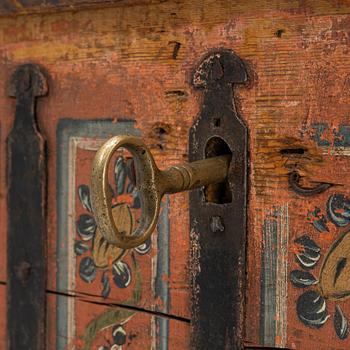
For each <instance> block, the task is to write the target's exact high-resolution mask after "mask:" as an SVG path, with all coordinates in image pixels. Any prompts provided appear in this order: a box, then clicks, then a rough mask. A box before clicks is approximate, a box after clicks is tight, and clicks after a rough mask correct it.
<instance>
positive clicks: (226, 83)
mask: <svg viewBox="0 0 350 350" xmlns="http://www.w3.org/2000/svg"><path fill="white" fill-rule="evenodd" d="M246 81H247V71H246V68H245V66H244V64H243V62H242V60H241V59H240V58H239V57H238V56H237V55H235V54H234V53H233V52H232V51H230V50H227V49H219V50H217V51H213V52H211V53H209V54H208V55H207V56H206V57H205V58H204V59H203V60H202V62H201V63H200V65H199V66H198V68H197V69H196V71H195V72H194V76H193V85H194V86H195V87H196V88H199V89H202V90H203V92H204V100H203V106H202V109H201V112H200V115H199V117H198V119H197V120H196V121H195V122H194V124H193V126H192V128H191V131H190V136H189V145H190V150H189V152H190V161H191V162H192V161H195V160H199V159H203V158H205V157H206V150H207V149H208V144H209V143H210V139H211V138H212V137H216V138H219V139H221V140H223V141H224V143H226V145H227V146H228V149H229V150H230V151H231V153H232V161H231V165H230V170H229V176H228V181H227V182H228V183H227V186H228V188H229V191H230V199H229V200H226V202H224V203H217V202H210V201H208V200H207V199H206V196H205V194H204V189H198V190H194V191H192V192H191V193H190V225H191V280H192V281H191V282H192V283H191V287H192V317H193V321H192V339H191V346H192V348H193V349H196V350H207V349H210V350H223V349H230V350H232V349H242V348H243V326H244V319H243V301H244V280H245V245H246V203H247V183H246V182H247V141H248V136H247V128H246V126H245V125H244V123H243V122H242V120H241V119H240V118H239V116H238V114H237V111H236V108H235V104H234V103H233V85H234V84H241V83H244V82H246ZM207 155H208V154H207Z"/></svg>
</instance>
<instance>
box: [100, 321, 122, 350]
mask: <svg viewBox="0 0 350 350" xmlns="http://www.w3.org/2000/svg"><path fill="white" fill-rule="evenodd" d="M112 339H113V341H112V342H108V345H102V346H100V347H99V348H98V350H122V349H123V345H124V344H125V343H126V331H125V329H124V328H123V326H122V325H116V326H114V327H113V329H112Z"/></svg>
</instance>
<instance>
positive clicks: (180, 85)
mask: <svg viewBox="0 0 350 350" xmlns="http://www.w3.org/2000/svg"><path fill="white" fill-rule="evenodd" d="M124 5H125V6H124ZM124 5H121V4H116V5H115V7H110V8H108V9H94V10H91V11H90V10H84V11H79V12H75V11H71V12H70V11H67V12H61V13H51V14H33V15H28V16H17V17H11V18H2V19H1V20H0V43H1V48H0V77H1V81H3V82H4V81H7V80H8V77H9V72H10V71H11V69H12V68H13V67H14V66H15V65H17V64H18V63H22V62H27V61H37V62H39V63H42V64H43V65H45V67H47V69H48V70H49V72H50V74H51V76H52V91H51V94H50V99H49V100H48V101H42V102H39V105H38V108H39V111H40V121H39V122H40V125H42V129H43V133H44V134H45V135H46V137H47V139H48V147H49V155H48V156H49V157H48V161H49V188H50V190H49V200H48V215H49V216H48V217H49V221H48V230H49V235H50V240H49V242H48V246H49V247H48V248H49V251H50V252H51V253H50V255H49V261H48V263H49V271H50V273H51V275H50V280H49V282H48V288H50V289H51V290H55V289H56V278H55V277H53V276H54V275H55V272H56V269H57V266H56V253H55V252H56V251H57V247H56V241H57V240H56V230H57V226H56V223H57V217H56V215H57V214H56V213H57V207H56V198H57V189H56V164H57V162H56V161H57V154H58V153H59V152H60V150H59V149H56V141H57V140H56V128H57V125H58V121H59V120H60V119H61V118H74V119H78V120H87V119H105V118H112V119H114V120H115V121H117V120H118V119H134V120H135V127H137V128H138V129H140V131H141V133H142V136H143V137H144V138H145V142H146V143H147V144H148V145H150V146H151V150H152V152H153V153H154V154H155V157H156V161H157V162H158V163H159V164H160V165H161V166H164V167H166V166H168V165H171V164H174V163H177V162H181V161H183V160H187V157H188V144H187V141H186V140H187V136H188V131H189V128H190V126H191V124H192V122H193V120H194V118H195V117H196V116H197V115H198V112H199V109H200V106H201V102H202V101H201V97H200V95H199V94H198V93H197V92H195V91H194V90H192V88H191V87H190V77H191V72H192V69H193V67H195V65H196V63H197V62H198V60H199V58H200V57H202V56H203V54H205V53H206V52H207V51H208V50H209V49H211V48H215V47H226V48H230V49H233V50H234V51H235V52H236V53H237V54H238V55H239V56H240V57H241V58H243V59H244V60H246V61H247V62H248V65H249V67H250V71H251V72H250V75H251V83H250V86H248V87H242V88H239V89H237V91H236V94H237V96H238V99H239V103H238V106H237V108H238V109H239V111H240V115H241V116H242V118H243V119H244V121H245V122H246V124H247V126H248V129H249V150H250V152H249V154H250V175H249V189H250V197H249V212H248V227H249V229H248V233H247V237H248V247H247V249H248V251H247V252H248V266H247V268H248V272H247V291H246V323H245V333H246V335H245V342H246V343H247V344H249V345H254V344H255V345H258V344H260V345H262V344H265V345H266V346H268V345H270V344H273V345H274V346H285V347H289V348H296V349H305V348H307V349H311V350H313V349H321V350H329V343H330V342H331V343H332V346H333V347H334V348H335V349H339V350H340V349H341V350H342V349H346V348H347V344H346V341H345V342H344V341H342V340H340V339H338V338H337V336H336V335H335V333H334V329H333V321H332V319H330V320H328V321H327V323H326V324H325V325H324V326H323V328H321V329H312V328H307V327H306V326H305V325H304V324H303V323H301V321H300V320H299V319H298V317H297V314H296V306H295V304H296V300H297V298H298V297H299V295H301V294H302V293H303V291H302V290H300V289H296V288H295V287H293V286H292V285H291V284H290V283H289V282H288V279H289V272H290V271H291V270H292V269H296V268H299V265H298V263H296V262H295V256H294V246H293V241H294V239H295V238H297V237H299V236H300V235H301V234H303V233H308V234H309V235H310V236H311V237H312V238H313V239H314V240H315V241H317V242H318V244H319V245H320V246H321V248H322V254H323V255H325V254H326V252H327V250H328V248H329V246H330V245H331V243H332V242H333V240H334V238H335V237H336V236H337V232H338V229H337V227H335V226H334V225H333V226H332V225H331V224H329V225H328V226H329V232H324V233H319V232H318V231H317V230H315V228H314V226H313V224H312V220H311V219H310V220H309V219H308V216H310V215H309V212H313V211H314V209H315V207H319V208H320V209H321V210H322V213H323V214H325V215H326V212H325V208H326V203H327V200H328V198H329V196H330V194H332V193H335V192H341V193H348V190H347V187H348V185H349V177H348V176H347V169H348V168H349V165H350V164H349V156H348V154H349V149H348V147H349V145H348V143H347V139H348V131H347V130H348V129H347V128H346V126H348V125H349V112H350V103H349V102H350V95H349V94H350V92H349V73H350V59H349V51H348V50H349V48H348V47H349V33H348V28H349V23H350V6H349V4H348V2H347V1H316V0H314V1H311V0H309V1H302V2H300V1H283V0H275V1H259V2H256V1H243V0H242V1H235V2H227V1H209V0H206V1H202V2H197V1H191V2H175V1H168V2H162V3H149V4H142V3H140V4H133V3H132V2H129V3H125V4H124ZM13 109H14V105H13V103H11V102H9V101H8V98H7V96H6V94H5V93H4V91H3V89H2V90H0V112H1V115H2V116H3V117H2V119H1V124H2V125H1V139H2V140H4V139H5V138H6V137H7V135H8V133H9V130H10V127H11V120H12V119H11V116H12V111H13ZM48 116H50V118H48ZM49 120H50V122H49ZM339 145H340V146H339ZM285 149H303V150H304V151H303V152H302V153H295V154H293V153H288V152H287V153H286V152H284V153H283V150H285ZM0 152H1V153H0V158H1V159H5V148H4V145H3V144H1V148H0ZM293 169H297V170H298V171H299V172H300V173H301V175H302V176H303V178H302V180H303V181H304V183H305V185H312V181H315V182H318V181H323V182H329V183H333V184H338V186H334V187H332V190H331V191H330V192H325V193H323V194H321V195H319V196H317V197H313V198H307V199H305V198H302V197H299V196H298V195H297V194H295V193H294V192H291V191H290V190H289V188H288V181H287V178H288V173H289V172H290V171H291V170H293ZM4 174H5V167H1V168H0V179H1V187H0V194H1V196H0V208H2V212H1V213H0V215H1V218H3V221H6V214H5V213H4V210H5V208H6V206H5V202H4V197H5V195H6V188H5V183H4V178H5V176H4ZM311 216H312V215H311ZM188 227H189V226H188V194H186V193H184V194H179V195H176V196H173V197H172V198H171V199H170V232H171V234H170V275H169V276H164V279H166V280H167V281H169V291H170V292H169V293H170V296H169V297H170V300H171V305H170V309H169V312H171V313H172V314H173V315H177V316H181V317H186V318H189V317H190V312H189V305H188V303H189V290H188V288H189V287H188V281H189V277H188V260H187V259H188V252H189V232H188ZM269 232H271V235H272V236H275V237H276V240H277V239H278V240H277V241H275V242H271V241H269V240H267V238H269V236H268V235H269ZM0 233H1V234H0V237H4V236H5V235H6V226H3V225H1V227H0ZM266 247H271V250H266ZM276 247H277V248H276ZM274 251H275V252H276V254H277V255H276V260H274V254H275V253H274ZM270 253H273V254H272V255H268V254H270ZM323 255H322V256H323ZM4 256H5V254H3V253H1V254H0V262H1V264H0V276H3V280H5V279H6V267H5V266H6V264H5V258H4ZM262 261H265V265H264V266H265V267H266V266H271V269H272V270H271V271H270V272H271V273H270V274H266V273H265V272H264V271H265V270H264V269H263V268H262V265H263V264H262ZM276 261H277V262H278V263H276ZM266 264H267V265H266ZM320 264H321V262H319V263H318V265H317V267H316V269H315V270H314V271H313V273H314V274H315V275H316V276H317V274H318V269H319V265H320ZM273 271H275V272H276V273H278V276H282V277H283V278H280V279H278V280H276V279H275V280H273V281H272V286H271V292H272V295H274V296H275V297H274V299H273V300H272V302H273V303H274V304H275V305H276V312H277V311H278V312H277V313H276V314H275V315H274V314H272V313H271V312H269V313H265V310H266V309H267V307H265V306H264V305H262V304H261V295H263V292H262V290H263V291H264V290H266V288H268V287H269V286H270V285H267V287H266V284H264V283H266V282H268V278H269V277H271V276H273V274H274V272H273ZM262 282H264V283H262ZM264 286H265V287H264ZM286 295H287V296H288V298H287V301H286V299H285V297H286ZM348 304H349V302H348V301H346V300H345V301H344V302H343V303H342V304H341V306H342V308H343V309H344V312H345V314H346V315H350V309H349V305H348ZM334 307H335V302H334V301H333V302H331V303H329V304H328V309H329V312H330V313H331V315H332V317H333V315H334ZM348 317H350V316H348ZM54 322H55V321H54V318H53V323H54ZM262 323H263V324H265V325H266V326H267V327H269V328H268V329H266V328H265V330H266V331H262V328H261V327H260V325H261V324H262ZM54 330H55V327H52V331H54ZM270 342H271V343H270Z"/></svg>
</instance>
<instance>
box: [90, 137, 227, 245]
mask: <svg viewBox="0 0 350 350" xmlns="http://www.w3.org/2000/svg"><path fill="white" fill-rule="evenodd" d="M119 148H125V149H127V150H128V151H129V152H130V153H131V154H132V155H133V159H134V166H135V174H136V188H137V190H138V191H139V193H140V197H141V209H142V215H141V219H140V224H139V226H138V228H137V229H136V230H135V231H134V233H133V234H132V235H129V234H126V232H119V231H118V229H117V227H116V224H115V222H114V219H113V216H112V197H111V194H110V189H109V185H108V167H109V162H110V160H111V157H112V155H113V154H114V152H116V151H117V150H118V149H119ZM230 160H231V156H230V155H223V156H217V157H212V158H206V159H203V160H199V161H196V162H192V163H187V164H182V165H176V166H173V167H171V168H170V169H168V170H165V171H162V170H159V169H158V167H157V165H156V164H155V162H154V159H153V157H152V154H151V153H150V151H149V150H148V148H147V147H146V146H145V144H144V143H143V142H142V140H141V139H140V138H137V137H133V136H126V135H120V136H115V137H112V138H111V139H109V140H108V141H107V142H106V143H105V144H104V145H103V146H102V147H101V148H100V149H99V150H98V151H97V153H96V156H95V159H94V162H93V168H92V177H91V192H92V193H91V195H92V196H91V198H92V206H93V211H94V214H95V219H96V223H97V226H98V228H99V229H100V231H101V233H102V235H103V236H104V238H105V239H106V240H107V241H108V243H110V244H114V245H116V246H118V247H120V248H122V249H131V248H134V247H137V246H139V245H141V244H142V243H144V242H145V241H147V239H148V238H149V237H150V236H151V234H152V232H153V230H154V228H155V226H156V225H157V220H158V215H159V210H160V203H161V200H162V197H163V195H164V194H166V193H177V192H182V191H186V190H192V189H195V188H199V187H202V186H206V185H209V184H217V183H221V182H224V181H225V179H226V177H227V172H228V169H229V165H230Z"/></svg>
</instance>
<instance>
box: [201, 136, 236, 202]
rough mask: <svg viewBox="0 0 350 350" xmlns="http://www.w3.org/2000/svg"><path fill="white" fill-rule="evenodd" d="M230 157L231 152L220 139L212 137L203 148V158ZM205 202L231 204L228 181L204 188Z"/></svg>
mask: <svg viewBox="0 0 350 350" xmlns="http://www.w3.org/2000/svg"><path fill="white" fill-rule="evenodd" d="M223 155H230V156H231V157H232V152H231V150H230V147H229V146H228V144H227V143H226V142H225V141H224V140H223V139H222V138H220V137H217V136H215V137H212V138H211V139H209V140H208V142H207V144H206V147H205V157H206V158H211V157H216V156H223ZM204 196H205V200H206V201H207V202H210V203H217V204H224V203H231V202H232V193H231V189H230V185H229V183H228V181H225V182H221V183H218V184H210V185H208V186H205V188H204Z"/></svg>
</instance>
